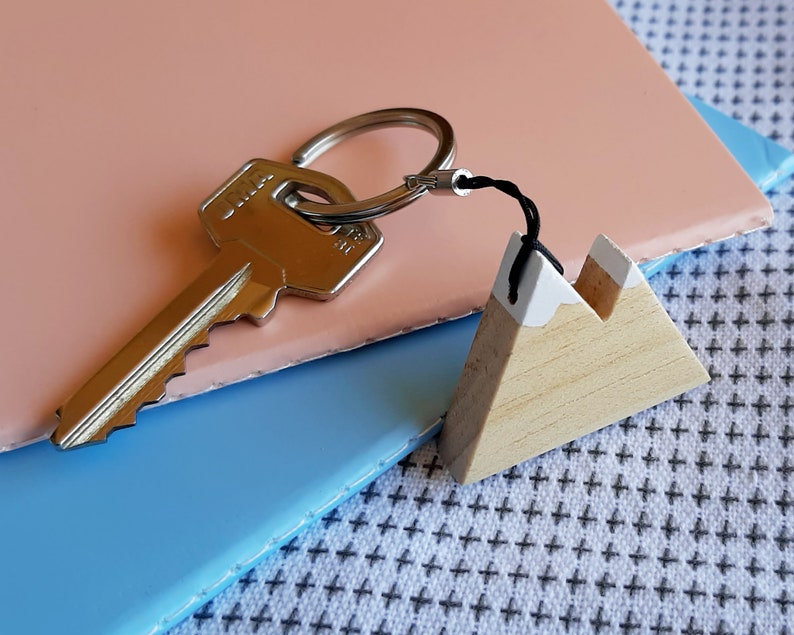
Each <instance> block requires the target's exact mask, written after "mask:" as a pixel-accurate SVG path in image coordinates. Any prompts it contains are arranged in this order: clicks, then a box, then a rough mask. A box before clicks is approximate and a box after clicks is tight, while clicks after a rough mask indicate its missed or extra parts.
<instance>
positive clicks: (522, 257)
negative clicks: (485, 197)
mask: <svg viewBox="0 0 794 635" xmlns="http://www.w3.org/2000/svg"><path fill="white" fill-rule="evenodd" d="M457 185H458V187H460V188H463V189H468V190H480V189H482V188H484V187H493V188H496V189H497V190H499V191H500V192H504V193H505V194H507V195H508V196H512V197H513V198H514V199H516V200H517V201H518V203H519V205H521V210H522V211H523V212H524V218H525V219H526V221H527V233H526V234H524V235H523V236H521V247H520V248H519V250H518V253H517V254H516V258H515V260H514V261H513V266H512V267H510V274H509V275H508V277H507V282H508V295H507V299H508V301H509V302H510V304H515V303H516V300H517V299H518V285H519V283H520V282H521V276H522V275H523V274H524V267H525V266H526V264H527V260H529V255H530V254H531V253H532V252H533V251H537V252H538V253H540V254H541V255H542V256H544V257H545V258H546V260H548V261H549V262H550V263H551V264H552V266H553V267H554V268H555V269H556V270H557V271H558V272H559V273H560V275H562V274H563V273H564V271H563V267H562V265H561V264H560V261H559V260H557V258H555V257H554V254H552V253H551V252H550V251H549V250H548V249H547V248H546V247H545V246H544V245H543V243H541V242H540V241H539V240H538V235H539V234H540V213H539V212H538V206H537V205H535V202H534V201H533V200H532V199H531V198H529V197H528V196H525V195H524V194H522V192H521V190H519V189H518V186H517V185H516V184H515V183H513V182H512V181H503V180H501V179H492V178H491V177H489V176H473V177H471V178H469V177H467V176H460V177H459V178H458V180H457Z"/></svg>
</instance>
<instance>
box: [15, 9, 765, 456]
mask: <svg viewBox="0 0 794 635" xmlns="http://www.w3.org/2000/svg"><path fill="white" fill-rule="evenodd" d="M4 13H5V15H4V18H3V21H2V23H1V24H0V60H2V61H1V62H0V64H2V66H1V67H0V92H2V94H3V96H4V97H3V102H4V103H3V117H2V119H0V139H2V141H1V142H0V193H1V194H2V199H3V206H2V211H0V214H2V218H3V222H4V224H5V227H6V234H5V235H6V241H5V244H4V248H3V249H2V250H0V266H2V270H3V271H4V272H5V273H4V274H2V278H0V279H1V280H2V291H1V292H2V297H3V306H4V310H3V311H2V313H1V316H0V328H1V329H2V332H3V333H4V346H3V353H4V354H3V355H2V358H1V360H2V361H0V364H2V375H0V404H2V406H0V448H3V447H4V448H10V447H13V446H15V445H18V444H20V443H24V442H27V441H29V440H31V439H35V438H37V437H40V436H41V435H43V434H47V433H48V432H49V431H50V430H51V429H52V427H53V426H54V425H55V419H54V414H53V413H54V411H55V409H56V408H57V407H58V405H59V404H60V403H61V402H62V401H63V400H64V399H65V398H66V397H67V396H68V395H69V394H70V393H71V392H73V391H74V390H75V389H76V388H77V387H79V385H80V384H81V383H82V382H83V380H84V379H86V378H87V376H88V375H89V374H91V373H92V372H94V371H95V370H96V369H97V368H98V367H99V366H101V365H102V363H103V362H104V361H106V360H107V358H108V357H109V356H110V355H112V354H113V353H114V352H115V351H116V350H117V349H118V348H119V347H120V346H121V345H123V344H124V343H125V342H126V341H127V340H128V339H129V338H130V337H131V336H132V335H134V334H135V332H136V331H137V330H139V329H140V328H141V327H142V326H144V325H145V324H146V322H147V321H148V320H149V319H150V318H151V317H152V316H153V315H154V314H155V313H156V312H157V311H158V310H159V309H160V308H162V307H163V306H164V305H165V304H166V303H167V302H168V301H169V299H170V298H171V297H173V296H174V295H175V294H176V293H177V292H178V291H179V290H180V289H181V288H182V287H184V285H185V284H186V283H187V282H188V281H190V280H191V279H192V278H193V277H195V276H196V275H197V274H198V273H199V272H200V271H201V269H202V268H203V267H204V266H205V265H206V264H208V263H209V261H210V260H211V258H212V256H213V254H214V252H215V247H214V246H213V244H212V242H211V241H210V239H209V237H208V236H207V235H206V234H205V233H204V231H203V229H202V228H201V225H200V224H199V222H198V219H197V216H196V209H197V207H198V205H199V204H200V203H201V201H202V200H203V199H204V198H205V197H206V196H207V195H209V194H210V193H211V192H213V191H214V190H215V189H216V188H217V186H219V185H220V184H221V183H222V182H224V181H225V180H226V179H227V178H228V177H229V176H230V175H231V174H232V173H234V172H235V171H236V170H237V169H238V168H239V167H240V166H241V165H242V164H243V163H244V162H246V161H247V160H248V159H250V158H252V157H257V156H261V157H263V158H268V159H273V160H288V158H289V156H290V154H291V152H292V150H293V149H294V148H296V147H297V146H298V145H300V144H301V143H302V142H303V141H304V140H305V139H307V138H308V137H310V136H311V135H313V134H314V133H316V132H318V131H319V130H320V129H322V128H324V127H326V126H328V125H330V124H332V123H335V122H336V121H338V120H341V119H343V118H346V117H349V116H351V115H354V114H358V113H361V112H366V111H369V110H374V109H377V108H385V107H394V106H404V105H410V106H416V107H421V108H426V109H431V110H435V111H437V112H439V113H441V114H442V115H443V116H445V117H446V118H447V119H448V120H449V121H450V122H451V123H452V125H453V127H454V128H455V131H456V135H457V138H458V146H459V153H458V157H459V158H458V160H457V161H456V165H458V166H464V167H468V168H469V169H470V170H472V171H473V172H474V173H475V174H488V175H490V176H494V177H499V178H508V179H512V180H514V181H517V182H518V183H519V184H520V185H521V187H522V189H523V190H524V191H525V192H526V193H528V194H529V195H530V196H532V197H533V199H534V200H535V201H536V202H537V203H538V205H539V206H540V209H541V213H542V217H543V231H542V236H541V238H542V240H543V241H544V243H545V244H546V245H547V246H549V247H550V248H551V249H552V250H553V251H554V252H555V254H556V255H558V256H559V257H560V259H561V260H562V261H563V262H564V264H565V265H566V268H567V270H568V272H569V274H570V275H575V274H576V271H578V267H579V264H580V262H581V260H582V259H583V257H584V255H585V253H586V250H587V246H588V245H589V244H590V242H591V241H592V238H593V236H595V235H596V234H597V233H600V232H603V233H606V234H608V235H610V237H612V238H613V239H614V240H615V241H616V242H617V243H619V244H620V245H621V246H622V247H623V248H625V249H626V250H627V251H628V253H629V254H630V255H631V256H632V257H633V258H635V259H637V260H643V259H648V258H654V257H657V256H661V255H663V254H666V253H669V252H672V251H675V250H681V249H688V248H691V247H694V246H696V245H700V244H703V243H705V242H709V241H712V240H715V239H721V238H725V237H728V236H731V235H733V234H736V233H739V232H745V231H749V230H751V229H754V228H757V227H760V226H763V225H765V224H767V223H768V222H769V221H770V219H771V211H770V209H769V207H768V204H767V203H766V200H765V199H764V197H763V196H762V195H761V194H760V193H759V192H758V190H757V189H756V188H755V186H754V185H753V184H752V182H751V181H750V180H749V179H748V178H747V177H746V176H745V174H744V173H743V171H742V170H741V168H740V167H739V166H738V164H737V163H736V162H735V161H734V160H733V158H732V157H731V156H730V155H729V154H728V152H727V151H726V150H725V149H724V148H723V147H722V145H721V143H720V142H719V141H718V139H717V138H716V137H715V136H714V134H713V133H712V132H711V131H710V130H709V129H708V128H707V126H706V125H705V124H704V123H703V121H702V120H701V119H700V118H699V117H698V116H697V115H696V114H695V111H694V110H693V108H692V107H691V106H690V105H689V104H688V103H687V102H686V100H685V99H684V98H683V97H682V96H681V95H680V94H679V92H678V91H677V89H676V88H675V86H674V85H673V84H672V83H670V81H669V80H668V79H667V77H666V76H665V75H664V73H663V71H662V70H661V69H660V68H658V67H657V65H656V64H655V62H654V61H653V60H652V59H651V58H650V56H649V55H648V54H647V53H646V52H645V51H644V49H643V48H642V46H641V45H640V44H639V42H637V41H636V40H635V38H634V37H633V35H632V34H631V32H630V31H629V30H628V29H627V28H626V27H625V26H624V25H623V24H622V23H621V22H620V20H619V18H618V17H617V16H616V15H615V14H614V13H613V11H612V10H611V9H610V8H609V7H608V6H607V5H606V4H603V3H601V2H600V1H597V2H579V1H574V0H563V1H560V0H535V1H533V2H518V1H516V2H509V3H502V4H500V6H499V9H498V10H492V9H489V8H487V7H486V6H485V5H469V6H468V7H466V6H461V5H460V3H457V2H453V1H451V0H444V1H441V2H434V3H423V2H412V1H407V2H403V3H401V5H400V7H399V11H396V10H390V11H386V9H385V8H384V6H383V5H381V4H379V3H371V2H365V1H363V0H361V1H346V2H340V3H323V4H317V3H290V4H284V3H281V4H276V3H263V2H253V1H252V2H229V3H223V4H219V3H215V2H210V1H209V0H198V1H195V2H190V3H182V2H162V3H157V4H156V5H149V6H144V5H141V4H135V3H126V4H117V3H110V4H108V3H101V2H90V1H87V0H76V1H75V2H70V3H56V2H29V3H17V4H15V5H14V6H13V7H12V8H10V9H8V10H7V11H6V12H4ZM616 145H619V146H620V152H613V151H611V149H612V148H613V147H615V146H616ZM434 147H435V143H434V140H433V139H432V137H430V136H429V135H427V134H424V133H422V132H419V131H412V130H394V131H384V132H378V133H373V134H370V135H365V136H363V137H359V138H356V139H354V140H352V141H349V142H346V143H345V144H343V145H340V146H339V147H338V148H337V149H334V150H333V151H332V152H331V153H330V154H329V155H328V156H327V157H324V158H323V159H321V160H320V161H318V162H317V163H316V164H315V165H314V166H313V167H316V168H318V169H322V170H326V171H328V172H330V173H332V174H334V175H335V176H337V177H339V178H341V179H342V180H343V181H345V182H346V183H347V184H348V185H349V186H350V187H351V189H352V190H353V192H355V193H356V194H357V195H358V196H362V197H363V196H369V195H372V194H375V193H378V192H380V191H383V190H386V189H390V188H391V187H394V186H395V185H397V184H398V183H399V182H400V180H401V178H402V176H403V175H404V174H408V173H411V172H415V171H417V170H418V169H420V168H421V167H422V166H423V165H425V163H427V161H428V159H429V157H430V156H431V154H432V152H433V149H434ZM703 166H706V167H705V168H704V167H703ZM573 174H576V175H577V178H576V179H573V178H571V175H573ZM378 225H379V226H380V227H381V229H382V231H383V233H384V236H385V245H384V247H383V250H382V252H381V253H380V254H379V255H378V256H377V257H376V258H375V260H374V261H373V262H372V264H371V265H370V266H369V267H368V268H367V269H366V270H365V271H364V272H363V273H362V274H361V275H360V276H359V278H358V279H357V280H355V281H354V283H353V284H352V285H351V286H350V287H349V288H348V289H347V290H346V291H345V292H344V293H343V294H342V295H341V296H340V297H339V298H338V299H336V300H335V301H333V302H331V303H316V302H312V301H309V300H303V299H298V298H291V297H289V298H283V299H282V300H281V301H279V306H278V307H277V309H276V311H275V313H274V317H273V319H272V321H271V322H270V323H269V324H268V325H267V326H266V327H264V328H256V327H254V326H252V325H250V324H248V323H246V322H244V321H243V322H240V323H237V324H234V325H231V326H226V327H223V328H222V329H218V330H217V331H215V332H213V334H212V337H211V343H212V346H211V347H210V348H208V349H204V350H201V351H196V352H194V353H191V355H190V356H189V357H188V364H187V366H188V374H187V375H185V376H184V377H180V378H176V379H175V380H173V381H172V382H171V383H170V384H169V396H170V398H174V397H178V396H185V395H189V394H195V393H198V392H202V391H205V390H208V389H210V388H213V387H216V386H219V385H222V384H226V383H229V382H234V381H239V380H242V379H245V378H247V377H250V376H254V375H257V374H260V373H262V372H267V371H270V370H274V369H278V368H282V367H284V366H288V365H291V364H295V363H298V362H300V361H304V360H307V359H310V358H314V357H318V356H322V355H326V354H329V353H332V352H334V351H337V350H342V349H347V348H351V347H355V346H358V345H361V344H364V343H366V342H370V341H373V340H377V339H381V338H385V337H389V336H392V335H396V334H399V333H401V332H404V331H406V330H410V329H414V328H418V327H421V326H425V325H429V324H433V323H436V322H438V321H441V320H446V319H450V318H454V317H458V316H461V315H465V314H468V313H469V312H471V311H472V310H474V309H475V308H477V307H480V306H481V305H482V304H483V303H484V301H485V299H486V297H487V295H488V291H489V289H490V287H491V284H492V281H493V276H494V274H495V271H496V268H497V266H498V263H499V260H500V257H501V254H502V251H503V249H504V245H505V243H506V241H507V238H508V237H509V234H510V232H511V231H512V230H513V229H517V228H520V227H521V215H520V212H519V211H518V208H517V206H515V204H514V203H511V202H510V201H509V200H508V199H507V198H506V197H504V196H502V195H499V194H496V193H485V192H476V193H474V194H472V195H471V196H470V197H468V198H466V199H451V198H436V197H430V196H426V197H425V198H424V199H422V200H421V201H419V202H418V203H415V204H414V205H412V206H410V207H408V208H406V209H404V210H401V211H399V212H397V213H395V214H394V215H392V216H389V217H386V218H383V219H381V220H380V221H378Z"/></svg>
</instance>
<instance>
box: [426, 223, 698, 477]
mask: <svg viewBox="0 0 794 635" xmlns="http://www.w3.org/2000/svg"><path fill="white" fill-rule="evenodd" d="M519 246H520V235H519V234H515V235H514V236H513V237H512V239H511V240H510V243H509V245H508V247H507V252H506V253H505V257H504V259H503V261H502V265H501V268H500V270H499V274H498V276H497V279H496V283H495V284H494V288H493V291H492V293H491V297H490V299H489V300H488V303H487V304H486V306H485V311H484V312H483V315H482V319H481V322H480V325H479V328H478V329H477V334H476V335H475V338H474V342H473V343H472V347H471V351H470V352H469V357H468V359H467V361H466V365H465V367H464V370H463V374H462V375H461V378H460V381H459V382H458V385H457V388H456V390H455V394H454V396H453V398H452V404H451V405H450V408H449V411H448V412H447V416H446V422H445V424H444V427H443V429H442V431H441V437H440V441H439V450H440V453H441V457H442V458H443V460H444V461H445V463H446V465H447V467H448V468H449V470H450V472H451V473H452V475H453V476H454V477H455V478H456V479H457V480H458V481H459V482H461V483H471V482H474V481H478V480H480V479H483V478H485V477H487V476H490V475H492V474H495V473H496V472H499V471H501V470H503V469H506V468H509V467H511V466H513V465H515V464H517V463H519V462H521V461H523V460H525V459H528V458H530V457H533V456H536V455H538V454H541V453H543V452H546V451H547V450H551V449H552V448H555V447H557V446H559V445H561V444H563V443H567V442H568V441H571V440H572V439H575V438H577V437H580V436H582V435H585V434H588V433H589V432H593V431H594V430H598V429H599V428H602V427H603V426H605V425H608V424H610V423H614V422H615V421H619V420H620V419H623V418H625V417H628V416H630V415H632V414H635V413H637V412H639V411H641V410H645V409H646V408H649V407H651V406H653V405H656V404H658V403H660V402H662V401H665V400H667V399H669V398H671V397H674V396H676V395H678V394H680V393H682V392H685V391H687V390H689V389H691V388H694V387H695V386H699V385H700V384H703V383H705V382H707V381H708V380H709V376H708V373H707V372H706V371H705V369H704V368H703V366H702V365H701V364H700V362H699V361H698V360H697V358H696V357H695V355H694V354H693V353H692V351H691V350H690V348H689V346H688V345H687V343H686V341H684V339H683V337H682V336H681V334H680V333H679V332H678V330H677V329H676V327H675V325H674V324H673V322H672V320H670V318H669V317H668V315H667V313H666V312H665V310H664V309H663V308H662V306H661V305H660V304H659V301H658V300H657V299H656V296H655V295H654V293H653V291H652V290H651V288H650V287H649V286H648V283H647V282H646V281H645V278H644V277H643V275H642V273H640V271H639V269H638V268H637V266H636V265H635V264H634V263H633V262H632V261H631V260H630V259H629V258H628V256H626V255H625V254H624V253H623V252H622V251H621V250H620V249H619V248H618V247H617V246H616V245H615V244H614V243H612V242H611V241H610V240H609V239H608V238H606V237H605V236H599V237H598V238H596V240H595V242H594V243H593V247H592V248H591V250H590V254H589V255H588V257H587V260H586V261H585V264H584V266H583V268H582V271H581V274H580V275H579V279H578V280H577V281H576V283H575V284H574V285H573V286H572V285H571V284H569V283H568V282H566V281H565V279H564V278H563V277H562V276H561V275H560V274H559V273H558V272H557V271H556V270H555V269H554V268H553V267H552V266H551V264H550V263H549V261H548V260H546V258H544V257H543V256H542V255H541V254H539V253H537V252H532V254H531V256H530V258H529V260H528V262H527V265H526V268H525V270H524V275H523V277H522V279H521V284H520V286H519V288H518V299H517V302H516V303H515V304H510V303H509V302H508V300H507V294H508V282H507V277H508V272H509V270H510V267H511V265H512V263H513V260H514V259H515V255H516V252H517V251H518V248H519Z"/></svg>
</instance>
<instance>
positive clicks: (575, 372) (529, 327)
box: [294, 109, 709, 483]
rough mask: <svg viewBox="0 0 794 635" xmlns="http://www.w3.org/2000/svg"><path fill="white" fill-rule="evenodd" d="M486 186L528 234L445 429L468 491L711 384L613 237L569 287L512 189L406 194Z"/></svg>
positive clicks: (430, 174) (375, 211)
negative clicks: (518, 215) (503, 198)
mask: <svg viewBox="0 0 794 635" xmlns="http://www.w3.org/2000/svg"><path fill="white" fill-rule="evenodd" d="M400 110H402V111H412V110H413V109H400ZM396 111H397V109H395V110H393V111H380V112H382V113H383V112H392V113H393V112H396ZM374 114H377V113H369V114H368V115H362V116H361V117H367V116H372V115H374ZM399 123H400V124H402V123H405V122H399ZM344 125H345V122H342V124H338V126H344ZM322 135H323V133H321V134H320V135H318V138H322ZM487 187H493V188H496V189H497V190H499V191H501V192H503V193H505V194H508V195H509V196H511V197H513V198H515V199H516V200H517V201H518V202H519V204H520V206H521V209H522V211H523V213H524V217H525V219H526V223H527V231H526V233H525V234H523V235H522V234H520V233H518V232H516V233H515V234H513V235H512V236H511V237H509V242H508V244H507V248H506V251H505V254H504V257H503V259H502V263H501V266H500V268H499V272H498V274H497V277H496V281H495V282H494V286H493V289H492V291H491V295H490V297H489V299H488V302H487V304H486V305H485V309H484V311H483V314H482V318H481V320H480V324H479V327H478V329H477V332H476V334H475V337H474V341H473V343H472V346H471V349H470V351H469V355H468V358H467V360H466V364H465V366H464V369H463V372H462V374H461V377H460V379H459V381H458V384H457V387H456V389H455V393H454V395H453V398H452V402H451V404H450V407H449V410H448V412H447V414H446V418H445V422H444V426H443V428H442V431H441V436H440V439H439V452H440V454H441V458H442V459H443V461H444V462H445V463H446V465H447V468H448V469H449V471H450V472H451V473H452V475H453V476H454V477H455V478H456V479H457V480H458V481H459V482H461V483H471V482H474V481H478V480H480V479H483V478H486V477H488V476H491V475H493V474H495V473H497V472H500V471H502V470H504V469H507V468H510V467H512V466H513V465H516V464H517V463H520V462H521V461H524V460H526V459H529V458H531V457H534V456H537V455H539V454H542V453H543V452H546V451H548V450H551V449H553V448H555V447H557V446H559V445H562V444H564V443H567V442H569V441H571V440H573V439H576V438H578V437H581V436H583V435H585V434H588V433H590V432H593V431H595V430H598V429H600V428H602V427H604V426H606V425H609V424H611V423H615V422H617V421H619V420H621V419H623V418H625V417H628V416H631V415H633V414H636V413H638V412H640V411H642V410H645V409H646V408H650V407H651V406H654V405H656V404H659V403H661V402H663V401H665V400H667V399H670V398H672V397H675V396H676V395H679V394H681V393H683V392H685V391H687V390H690V389H692V388H694V387H696V386H699V385H701V384H703V383H705V382H707V381H708V380H709V375H708V373H707V372H706V370H705V369H704V368H703V366H702V364H701V363H700V362H699V361H698V359H697V358H696V357H695V355H694V353H693V352H692V350H691V349H690V348H689V345H688V344H687V343H686V341H685V340H684V338H683V337H682V336H681V334H680V333H679V332H678V329H677V328H676V326H675V324H673V322H672V320H671V319H670V317H669V316H668V315H667V313H666V312H665V310H664V308H663V307H662V306H661V304H660V303H659V301H658V299H657V298H656V296H655V294H654V293H653V291H652V290H651V288H650V286H649V285H648V283H647V281H646V280H645V277H644V276H643V275H642V273H641V272H640V270H639V269H638V267H637V265H636V264H635V263H634V262H633V261H632V260H631V259H630V258H629V257H628V256H627V255H626V254H625V253H623V251H621V249H620V248H619V247H618V246H617V245H615V244H614V243H613V242H612V241H611V240H609V239H608V238H607V237H606V236H604V235H599V236H597V237H596V238H595V240H594V242H593V245H592V247H591V248H590V252H589V254H588V256H587V259H586V260H585V263H584V265H583V267H582V270H581V272H580V274H579V277H578V278H577V280H576V282H575V283H574V284H570V283H569V282H567V281H566V280H565V278H564V277H563V267H562V265H561V264H560V262H559V261H558V260H557V259H556V258H555V257H554V255H553V254H552V253H551V252H550V251H549V250H548V249H547V248H546V247H545V246H544V245H543V244H542V243H541V242H540V240H539V234H540V214H539V211H538V208H537V206H536V205H535V203H534V202H533V201H532V200H531V199H530V198H529V197H527V196H525V195H524V194H523V193H522V192H521V191H520V190H519V188H518V186H516V185H515V184H514V183H512V182H510V181H504V180H497V179H492V178H490V177H487V176H473V175H472V173H471V172H469V171H468V170H466V169H463V168H458V169H447V168H443V169H436V170H430V171H424V172H423V173H420V174H413V175H409V176H406V177H405V186H404V188H403V191H402V196H403V200H405V199H407V197H408V196H409V193H414V194H416V197H417V198H418V196H419V195H420V194H424V193H425V192H426V191H429V192H432V193H434V194H450V195H457V196H468V195H469V194H471V193H472V191H473V190H478V189H482V188H487ZM398 191H400V188H397V189H395V190H392V191H391V192H390V193H387V194H386V195H383V196H381V197H377V198H378V204H377V205H373V206H367V205H365V204H363V202H356V203H353V204H347V205H346V206H338V205H326V204H323V203H312V202H310V201H308V200H305V199H304V200H303V201H300V204H295V205H294V206H295V207H296V209H298V210H299V211H300V212H301V213H302V214H303V215H304V216H306V217H307V218H309V219H311V220H313V221H315V222H317V221H321V222H325V223H328V222H354V221H359V222H360V221H369V220H372V219H373V218H376V217H378V216H381V215H383V214H386V213H389V212H391V211H394V210H395V209H399V207H402V206H403V205H404V204H407V203H405V202H402V201H400V200H397V199H396V198H395V195H396V194H397V193H398ZM390 197H391V198H392V200H391V201H390V200H389V198H390ZM370 200H375V199H370ZM412 200H413V199H412ZM345 208H346V209H345Z"/></svg>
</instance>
